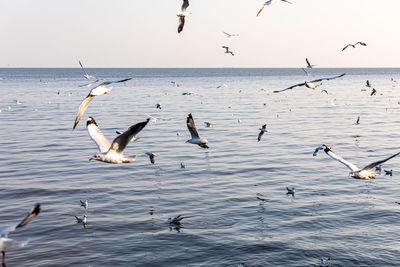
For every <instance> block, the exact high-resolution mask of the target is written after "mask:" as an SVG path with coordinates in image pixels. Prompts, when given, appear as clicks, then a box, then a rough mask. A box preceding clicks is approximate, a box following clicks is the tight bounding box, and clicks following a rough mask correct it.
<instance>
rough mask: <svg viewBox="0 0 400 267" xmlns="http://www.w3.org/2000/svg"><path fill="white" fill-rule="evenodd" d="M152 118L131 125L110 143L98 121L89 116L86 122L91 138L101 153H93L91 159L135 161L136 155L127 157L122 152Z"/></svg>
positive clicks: (116, 161)
mask: <svg viewBox="0 0 400 267" xmlns="http://www.w3.org/2000/svg"><path fill="white" fill-rule="evenodd" d="M149 121H150V119H147V120H146V121H143V122H139V123H137V124H135V125H132V126H131V127H129V129H128V130H126V131H125V132H123V133H122V134H120V135H118V136H117V137H116V138H115V139H114V141H113V142H112V143H111V144H110V142H109V141H108V139H107V138H106V137H104V135H103V133H102V132H101V130H100V128H99V126H98V125H97V123H96V121H95V120H94V119H93V118H92V117H89V119H88V120H87V122H86V125H87V130H88V133H89V136H90V138H91V139H92V140H93V141H94V142H95V143H96V145H97V147H98V148H99V150H100V153H97V154H95V155H93V157H91V158H90V159H89V160H93V159H95V160H98V161H103V162H108V163H129V162H131V161H134V157H126V156H124V155H123V154H122V153H123V151H124V149H125V148H126V146H127V145H128V143H129V142H130V141H131V140H135V141H136V140H137V138H136V135H137V134H138V133H139V132H140V131H141V130H142V129H143V128H144V127H145V126H146V125H147V123H148V122H149Z"/></svg>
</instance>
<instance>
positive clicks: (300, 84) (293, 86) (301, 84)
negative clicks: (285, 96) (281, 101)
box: [274, 83, 306, 93]
mask: <svg viewBox="0 0 400 267" xmlns="http://www.w3.org/2000/svg"><path fill="white" fill-rule="evenodd" d="M304 85H306V83H298V84H295V85H292V86H290V87H288V88H285V89H283V90H278V91H274V93H280V92H284V91H286V90H291V89H293V88H295V87H297V86H304Z"/></svg>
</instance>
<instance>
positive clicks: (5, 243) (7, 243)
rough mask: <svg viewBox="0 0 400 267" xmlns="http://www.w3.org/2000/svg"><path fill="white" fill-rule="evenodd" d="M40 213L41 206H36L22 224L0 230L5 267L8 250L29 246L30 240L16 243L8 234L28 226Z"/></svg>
mask: <svg viewBox="0 0 400 267" xmlns="http://www.w3.org/2000/svg"><path fill="white" fill-rule="evenodd" d="M39 212H40V204H36V205H35V207H34V208H33V209H32V210H31V211H30V212H29V214H28V215H27V216H26V217H25V218H24V219H23V220H22V221H21V222H19V223H16V224H14V225H12V226H9V227H6V228H4V229H1V230H0V251H1V253H2V256H3V266H6V263H5V259H6V249H7V248H8V247H23V246H25V245H27V244H28V240H25V241H16V240H13V239H11V238H8V234H9V233H10V232H13V231H15V230H16V229H18V228H20V227H22V226H24V225H26V224H27V223H28V222H30V221H31V220H32V219H33V218H35V217H36V216H37V215H38V214H39Z"/></svg>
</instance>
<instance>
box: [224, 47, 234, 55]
mask: <svg viewBox="0 0 400 267" xmlns="http://www.w3.org/2000/svg"><path fill="white" fill-rule="evenodd" d="M222 48H225V52H224V53H225V54H231V55H232V56H234V55H235V54H234V53H233V52H232V51H230V50H229V46H223V47H222Z"/></svg>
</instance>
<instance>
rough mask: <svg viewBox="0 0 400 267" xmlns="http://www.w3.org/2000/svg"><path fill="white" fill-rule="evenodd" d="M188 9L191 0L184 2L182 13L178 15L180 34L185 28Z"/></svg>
mask: <svg viewBox="0 0 400 267" xmlns="http://www.w3.org/2000/svg"><path fill="white" fill-rule="evenodd" d="M188 7H189V0H183V4H182V7H181V11H180V12H179V13H178V14H177V16H178V17H179V26H178V33H180V32H181V31H182V30H183V26H184V25H185V17H186V16H187V15H188V13H187V12H186V9H187V8H188Z"/></svg>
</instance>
